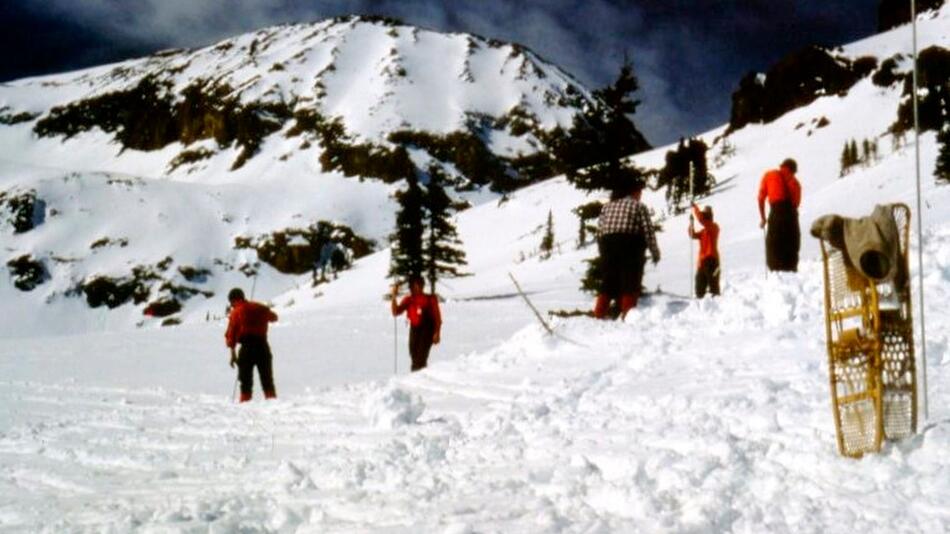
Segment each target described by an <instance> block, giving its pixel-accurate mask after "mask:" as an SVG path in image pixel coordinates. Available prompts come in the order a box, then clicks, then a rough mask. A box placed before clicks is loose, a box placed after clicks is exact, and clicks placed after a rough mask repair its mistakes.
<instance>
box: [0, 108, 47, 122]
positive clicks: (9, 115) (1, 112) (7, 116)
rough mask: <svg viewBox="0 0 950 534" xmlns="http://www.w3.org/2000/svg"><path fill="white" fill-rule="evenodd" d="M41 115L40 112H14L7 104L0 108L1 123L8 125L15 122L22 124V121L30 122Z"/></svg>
mask: <svg viewBox="0 0 950 534" xmlns="http://www.w3.org/2000/svg"><path fill="white" fill-rule="evenodd" d="M39 116H40V115H39V113H30V112H27V111H21V112H20V113H14V112H13V111H11V110H10V108H8V107H6V106H4V107H2V108H0V124H5V125H7V126H13V125H14V124H20V123H21V122H30V121H31V120H34V119H36V118H37V117H39Z"/></svg>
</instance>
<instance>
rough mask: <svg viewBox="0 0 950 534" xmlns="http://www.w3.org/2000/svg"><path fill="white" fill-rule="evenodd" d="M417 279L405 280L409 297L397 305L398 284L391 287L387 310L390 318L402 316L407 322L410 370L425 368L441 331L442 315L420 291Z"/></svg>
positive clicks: (435, 302) (436, 301) (434, 299)
mask: <svg viewBox="0 0 950 534" xmlns="http://www.w3.org/2000/svg"><path fill="white" fill-rule="evenodd" d="M423 287H424V281H423V279H422V277H421V276H413V277H411V278H409V294H408V295H406V296H405V297H403V299H402V300H401V301H400V302H399V303H398V304H397V303H396V297H397V296H398V295H399V284H396V285H394V286H393V292H392V298H391V302H390V305H391V308H392V313H393V317H396V316H399V315H401V314H402V313H403V312H405V313H406V316H407V318H408V319H409V355H410V356H411V358H412V371H419V370H421V369H425V367H426V365H428V362H429V351H430V350H432V345H438V344H439V341H440V338H441V331H442V313H441V312H440V311H439V299H438V297H436V296H435V295H427V294H426V293H424V290H423Z"/></svg>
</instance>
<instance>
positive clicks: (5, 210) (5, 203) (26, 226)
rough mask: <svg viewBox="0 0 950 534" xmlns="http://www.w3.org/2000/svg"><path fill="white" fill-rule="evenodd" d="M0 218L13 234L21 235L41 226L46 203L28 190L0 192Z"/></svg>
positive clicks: (44, 215) (34, 192) (44, 217)
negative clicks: (10, 228) (11, 229)
mask: <svg viewBox="0 0 950 534" xmlns="http://www.w3.org/2000/svg"><path fill="white" fill-rule="evenodd" d="M0 217H2V220H3V221H5V222H6V223H7V224H9V225H10V226H11V227H12V228H13V233H15V234H23V233H26V232H29V231H30V230H32V229H34V228H36V227H37V226H39V225H41V224H43V222H44V221H45V220H46V202H44V201H43V199H41V198H39V197H37V196H36V191H34V190H32V189H30V190H27V191H20V190H18V189H12V190H9V191H2V192H0Z"/></svg>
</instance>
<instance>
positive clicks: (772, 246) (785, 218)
mask: <svg viewBox="0 0 950 534" xmlns="http://www.w3.org/2000/svg"><path fill="white" fill-rule="evenodd" d="M801 246H802V234H801V229H800V228H799V226H798V210H797V209H795V206H793V205H792V203H791V202H788V201H784V202H776V203H775V204H772V205H771V207H770V209H769V227H768V231H767V232H766V234H765V263H766V265H768V267H769V270H770V271H797V270H798V252H799V250H800V249H801Z"/></svg>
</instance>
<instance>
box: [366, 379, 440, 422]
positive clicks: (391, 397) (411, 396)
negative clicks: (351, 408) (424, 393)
mask: <svg viewBox="0 0 950 534" xmlns="http://www.w3.org/2000/svg"><path fill="white" fill-rule="evenodd" d="M425 408H426V406H425V403H424V402H423V401H422V397H420V396H419V395H418V394H416V393H413V392H410V391H407V390H405V389H402V388H400V387H398V386H393V385H390V386H389V387H387V388H385V389H383V390H381V391H378V392H376V393H374V394H372V395H370V397H369V398H368V399H367V401H366V405H365V406H364V408H363V413H365V414H366V416H367V417H369V418H370V420H371V421H372V423H373V426H375V427H377V428H398V427H401V426H407V425H414V424H416V423H417V422H418V421H419V417H421V416H422V413H423V412H424V411H425Z"/></svg>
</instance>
